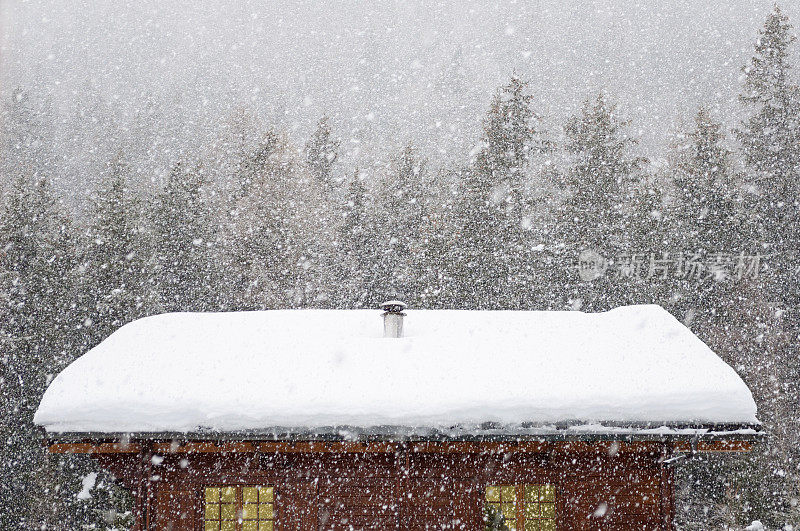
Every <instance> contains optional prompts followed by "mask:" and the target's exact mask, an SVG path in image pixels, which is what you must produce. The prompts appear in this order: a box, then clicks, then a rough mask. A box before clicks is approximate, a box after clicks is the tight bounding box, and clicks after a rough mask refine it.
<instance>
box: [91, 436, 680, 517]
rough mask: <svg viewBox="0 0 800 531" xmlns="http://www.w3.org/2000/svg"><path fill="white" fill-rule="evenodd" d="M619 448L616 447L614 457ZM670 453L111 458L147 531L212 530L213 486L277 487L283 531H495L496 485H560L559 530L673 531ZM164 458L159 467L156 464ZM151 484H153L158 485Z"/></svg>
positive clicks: (585, 450)
mask: <svg viewBox="0 0 800 531" xmlns="http://www.w3.org/2000/svg"><path fill="white" fill-rule="evenodd" d="M609 448H612V450H611V451H609ZM665 451H666V447H665V445H651V446H649V447H644V448H638V449H633V448H625V449H623V450H620V449H619V446H616V447H615V446H613V445H611V446H608V445H606V446H603V447H601V448H591V447H581V448H578V447H576V448H572V449H570V448H567V449H562V450H560V451H542V452H536V451H519V452H505V451H496V450H492V451H474V449H472V450H468V451H464V449H459V448H455V449H453V448H444V449H440V450H435V451H430V450H429V449H422V451H416V450H414V449H411V448H408V447H404V446H402V445H398V446H396V447H395V448H394V449H391V448H389V449H387V450H385V451H376V452H330V451H329V452H313V451H306V452H281V451H278V452H246V453H237V452H223V453H219V452H175V453H169V452H162V453H159V452H157V451H155V450H153V449H152V447H151V450H150V451H149V452H140V453H138V454H127V455H105V456H101V457H100V459H101V460H102V462H103V464H104V465H105V466H106V467H108V468H110V469H111V470H112V472H114V473H115V474H116V475H117V477H119V478H121V480H122V482H123V484H125V485H126V486H128V487H130V488H132V489H133V491H134V492H135V493H137V495H138V501H139V502H140V503H138V504H137V512H138V514H137V517H138V521H139V523H138V524H137V526H138V527H137V529H138V530H139V531H144V530H147V531H149V530H151V529H157V530H170V529H171V530H174V531H177V530H185V531H189V530H191V531H196V530H198V529H202V488H203V486H204V485H222V484H231V485H237V484H238V485H244V484H270V485H274V486H275V488H276V491H277V493H278V494H277V496H278V497H277V500H276V510H277V513H278V517H277V521H276V524H277V528H278V529H281V530H322V529H324V530H340V529H341V530H344V529H347V530H350V529H402V530H422V529H436V530H446V529H468V530H482V529H483V521H482V518H483V514H484V513H483V510H484V498H483V496H484V494H483V489H484V488H485V486H486V485H497V484H541V483H548V484H554V485H556V488H557V501H556V513H557V520H558V529H565V530H566V529H569V530H585V531H590V530H591V531H594V530H615V529H619V530H622V529H625V530H633V529H648V530H649V529H672V524H671V521H672V510H673V509H672V495H673V494H672V473H671V469H669V468H668V467H665V466H662V465H661V464H660V462H659V457H660V456H663V455H664V452H665ZM153 455H155V456H156V458H155V459H153V458H152V456H153ZM146 478H149V481H146Z"/></svg>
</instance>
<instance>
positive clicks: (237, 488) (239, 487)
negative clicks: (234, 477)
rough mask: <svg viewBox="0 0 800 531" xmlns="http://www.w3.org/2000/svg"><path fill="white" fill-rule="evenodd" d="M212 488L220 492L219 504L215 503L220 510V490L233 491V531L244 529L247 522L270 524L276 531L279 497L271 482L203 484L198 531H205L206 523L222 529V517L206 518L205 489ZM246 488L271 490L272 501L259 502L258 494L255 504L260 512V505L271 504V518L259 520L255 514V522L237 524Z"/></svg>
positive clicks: (206, 502) (275, 487) (243, 503)
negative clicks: (211, 523) (217, 523)
mask: <svg viewBox="0 0 800 531" xmlns="http://www.w3.org/2000/svg"><path fill="white" fill-rule="evenodd" d="M213 488H216V489H219V490H220V494H219V499H220V502H218V503H217V505H219V506H220V508H221V506H222V505H223V503H222V502H221V500H222V490H223V489H228V488H232V489H234V493H235V500H236V501H235V503H234V506H235V510H236V514H237V516H236V518H234V520H232V521H233V522H234V529H235V530H236V531H242V530H243V527H244V523H245V522H247V521H255V522H257V523H260V522H272V526H273V530H276V529H277V528H278V524H277V522H278V498H279V495H278V488H277V486H276V485H275V484H274V483H272V482H269V483H236V484H225V483H208V484H204V485H201V486H200V493H199V498H200V502H201V503H200V523H199V526H198V529H199V530H200V531H205V529H206V523H207V522H219V524H220V525H219V527H218V529H221V528H222V522H223V520H222V517H221V516H222V515H220V519H219V520H208V519H207V518H206V506H207V504H208V503H209V502H208V501H207V499H206V489H213ZM246 488H255V489H266V488H271V489H272V501H264V502H261V500H260V496H261V494H260V493H259V500H258V501H257V502H256V503H255V506H256V511H259V510H260V507H261V505H262V503H263V504H265V505H266V504H271V505H272V517H271V518H268V519H260V518H258V513H256V518H255V520H243V521H242V522H241V523H240V522H239V516H238V514H240V511H242V510H244V505H245V501H244V493H245V489H246ZM212 503H213V502H212ZM249 503H252V502H249ZM225 521H228V522H229V521H231V520H225Z"/></svg>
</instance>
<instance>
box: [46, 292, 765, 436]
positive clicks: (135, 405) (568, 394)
mask: <svg viewBox="0 0 800 531" xmlns="http://www.w3.org/2000/svg"><path fill="white" fill-rule="evenodd" d="M380 315H381V314H380V312H378V311H374V310H273V311H264V312H241V313H172V314H164V315H157V316H153V317H147V318H144V319H140V320H138V321H135V322H132V323H130V324H128V325H125V326H124V327H122V328H121V329H119V330H118V331H116V332H115V333H113V334H112V335H111V336H110V337H109V338H108V339H106V340H105V341H103V342H102V343H101V344H100V345H98V346H97V347H95V348H94V349H92V350H91V351H89V352H88V353H86V354H85V355H83V356H81V357H80V358H78V359H77V360H75V361H74V362H73V363H72V364H71V365H69V366H68V367H67V368H66V369H65V370H64V371H63V372H61V374H59V375H58V376H57V377H56V378H55V379H54V380H53V381H52V383H51V384H50V386H49V388H48V389H47V391H46V393H45V395H44V397H43V399H42V402H41V404H40V406H39V409H38V411H37V412H36V416H35V418H34V421H35V422H36V423H37V424H38V425H41V426H44V427H45V428H46V430H47V431H48V432H62V433H63V432H91V433H111V432H114V433H119V432H150V433H152V432H198V431H217V432H232V431H237V432H239V431H247V430H255V431H259V430H269V429H274V428H275V427H283V428H285V429H288V430H296V429H331V427H334V429H337V428H335V427H354V428H357V429H369V428H377V427H395V428H397V429H399V430H400V431H402V430H425V429H428V430H431V429H432V430H452V429H454V427H459V429H461V430H462V431H463V430H466V431H467V432H469V430H473V431H474V432H479V431H481V430H485V428H486V426H500V427H515V426H516V427H517V428H518V429H519V430H522V431H525V430H533V431H534V432H535V430H536V429H541V427H542V426H545V427H546V426H549V425H555V424H558V423H568V424H571V425H575V424H577V425H579V426H581V425H583V426H588V427H592V428H593V429H595V432H596V431H597V429H598V428H597V427H598V426H599V431H603V430H606V429H607V430H608V431H609V433H614V429H619V428H614V429H612V428H603V426H604V425H605V426H617V427H619V426H634V425H649V426H659V425H661V424H662V423H663V424H664V425H666V426H689V425H693V426H697V425H712V424H714V425H719V424H735V425H740V426H741V425H756V424H758V421H757V419H756V406H755V403H754V401H753V398H752V395H751V393H750V391H749V390H748V388H747V386H746V385H745V384H744V382H742V380H741V379H740V378H739V376H738V375H737V374H736V373H735V372H734V371H733V369H732V368H730V367H729V366H728V365H727V364H725V363H724V362H723V361H722V360H721V359H720V358H719V357H718V356H717V355H716V354H714V352H712V351H711V350H710V349H709V348H708V347H707V346H706V345H705V344H704V343H703V342H702V341H700V339H698V338H697V337H696V336H695V335H694V334H692V332H691V331H689V330H688V329H687V328H686V327H685V326H683V325H682V324H681V323H680V322H678V321H677V320H676V319H675V318H674V317H672V316H671V315H670V314H669V313H668V312H666V311H665V310H664V309H662V308H661V307H659V306H628V307H622V308H618V309H615V310H612V311H609V312H605V313H596V314H588V313H581V312H523V311H457V310H410V311H408V312H407V317H405V336H404V337H402V338H384V337H383V334H382V331H383V327H382V324H381V317H380ZM537 427H538V428H537ZM578 429H579V431H580V428H578Z"/></svg>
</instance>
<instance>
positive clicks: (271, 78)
mask: <svg viewBox="0 0 800 531" xmlns="http://www.w3.org/2000/svg"><path fill="white" fill-rule="evenodd" d="M0 3H1V4H2V8H1V9H2V15H1V16H2V31H3V34H2V41H0V43H1V44H0V45H1V46H2V48H1V49H0V51H1V52H2V59H0V61H1V62H0V73H1V75H2V77H1V78H0V79H2V81H3V90H4V94H7V93H8V91H9V90H10V88H11V87H13V86H17V85H21V86H25V87H34V86H38V87H40V88H42V89H46V91H47V92H48V93H49V94H50V95H51V97H52V98H53V100H54V101H55V102H56V104H57V106H58V108H59V109H60V110H61V111H62V112H69V110H70V109H71V108H74V106H75V103H76V101H78V100H81V99H85V98H86V97H87V96H86V89H87V87H93V88H94V89H96V90H97V91H98V92H99V93H100V94H101V95H102V96H103V98H105V99H107V100H108V101H110V102H117V103H118V106H119V108H120V109H121V110H122V112H128V111H132V109H135V108H137V107H139V106H141V105H142V102H143V101H144V100H145V98H147V97H153V98H155V99H157V100H159V101H162V102H166V103H167V104H168V105H171V106H174V108H175V109H176V116H178V117H180V119H182V120H185V121H186V122H187V123H188V124H189V125H188V126H186V127H184V128H183V129H182V131H183V132H182V133H181V134H184V135H189V136H197V135H200V136H202V135H203V134H206V133H207V132H208V130H209V129H210V128H213V126H214V124H215V123H219V121H220V120H223V119H225V117H226V116H227V115H229V113H230V112H231V111H232V109H234V108H236V107H238V106H240V105H242V104H247V105H248V106H249V107H251V108H252V109H253V110H254V111H256V112H257V113H258V114H260V116H261V117H263V118H264V119H265V120H266V121H267V122H268V123H275V124H280V125H282V126H285V127H286V128H287V129H289V130H290V131H292V134H293V135H294V136H295V137H296V138H298V139H303V138H305V137H306V135H307V134H308V131H309V130H310V129H311V127H312V126H313V124H314V123H315V122H316V120H317V119H318V118H319V116H320V115H322V114H323V113H327V114H328V115H330V116H331V117H332V119H333V122H334V125H335V127H336V128H337V130H338V132H339V134H340V135H341V136H342V137H343V139H344V145H345V147H347V148H348V150H349V151H350V154H349V156H350V158H351V160H357V159H358V158H359V157H362V156H365V155H376V154H377V155H378V156H380V153H378V152H381V151H385V150H386V149H387V147H388V148H391V147H393V146H399V145H400V144H401V143H402V142H404V141H406V140H409V139H413V140H415V141H416V143H417V144H418V145H419V146H420V147H422V148H423V149H424V150H425V151H426V152H427V153H429V154H431V155H435V154H436V153H437V152H439V154H440V157H441V158H442V159H443V160H447V159H461V160H463V159H464V157H465V155H466V152H468V151H469V149H470V147H471V146H472V145H473V144H474V142H475V140H476V138H477V135H478V133H479V128H480V120H481V118H482V116H483V113H484V112H485V110H486V107H487V105H488V103H489V99H490V97H491V94H492V93H493V91H494V90H496V88H497V87H498V86H499V85H500V84H502V83H504V82H505V81H506V80H507V79H508V76H509V75H510V74H511V73H512V72H516V73H518V74H520V75H521V76H523V77H525V78H526V79H528V80H530V81H531V89H532V92H533V94H534V95H535V97H536V99H537V104H536V107H537V108H538V109H539V112H540V113H541V114H542V115H544V116H545V119H546V124H547V125H548V127H549V128H550V129H551V130H552V131H553V132H554V133H560V131H561V126H562V124H563V122H564V120H565V119H566V118H567V117H568V116H569V114H571V113H573V112H575V110H576V109H577V108H578V107H579V105H580V102H581V100H583V99H584V98H586V97H587V96H590V95H593V94H595V93H596V92H597V91H599V90H605V91H607V92H608V93H609V94H610V95H611V96H612V98H613V99H615V100H616V101H618V102H619V103H620V108H621V110H622V111H623V113H624V115H625V116H626V117H628V118H630V119H631V120H632V121H633V124H634V132H635V133H637V134H639V135H640V136H641V138H642V140H643V144H642V147H643V149H644V150H645V151H647V152H648V153H649V154H656V155H657V154H660V153H662V152H663V150H664V148H665V146H666V143H667V139H668V134H669V132H670V131H673V130H674V129H675V127H676V126H677V125H678V124H679V123H681V122H682V121H684V122H685V121H688V120H689V119H690V118H691V116H692V114H693V113H694V112H695V110H696V108H697V106H698V105H699V104H701V103H705V104H708V105H709V106H711V107H712V109H714V110H718V111H722V114H725V115H727V116H733V115H734V112H735V110H736V107H737V105H736V93H737V91H738V88H739V80H738V78H739V76H740V67H741V66H742V65H743V64H744V63H745V62H746V60H747V58H748V56H749V54H750V51H751V50H752V44H753V42H754V40H755V38H756V33H757V30H758V28H759V27H760V26H761V24H762V23H763V21H764V19H765V17H766V15H767V14H768V12H769V11H770V9H771V8H772V5H773V1H772V0H729V1H725V2H722V1H720V2H712V1H696V2H694V1H686V0H660V1H637V2H634V1H626V0H598V1H589V0H583V1H579V0H553V1H544V0H539V1H537V0H531V1H528V2H513V1H507V2H487V1H485V0H461V1H450V2H426V1H421V0H417V1H385V0H383V1H381V0H370V1H363V2H360V1H352V0H351V1H308V2H303V1H291V2H264V1H250V2H248V1H241V0H217V1H213V2H212V1H207V2H199V1H197V0H192V1H171V2H170V1H165V0H143V1H136V2H121V1H118V0H116V1H114V0H109V1H95V2H88V1H83V2H81V1H76V0H54V1H49V2H45V1H28V2H22V1H15V0H0ZM782 4H783V6H782V7H783V8H784V11H785V12H786V13H787V14H788V15H789V16H790V17H791V19H792V20H793V22H794V23H795V24H796V25H797V24H800V2H796V1H791V2H788V1H787V2H783V3H782ZM795 49H797V47H795ZM796 61H797V62H798V63H800V57H796Z"/></svg>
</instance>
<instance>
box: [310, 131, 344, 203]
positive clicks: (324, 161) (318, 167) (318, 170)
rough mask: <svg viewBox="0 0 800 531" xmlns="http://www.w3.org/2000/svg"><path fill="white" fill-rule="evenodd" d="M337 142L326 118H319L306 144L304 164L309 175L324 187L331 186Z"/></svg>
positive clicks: (337, 155)
mask: <svg viewBox="0 0 800 531" xmlns="http://www.w3.org/2000/svg"><path fill="white" fill-rule="evenodd" d="M338 150H339V141H338V140H335V139H334V138H333V136H332V133H331V126H330V123H329V121H328V117H327V116H323V117H322V118H320V120H319V122H317V128H316V129H315V130H314V134H313V135H312V136H311V138H310V139H309V140H308V143H306V148H305V154H306V164H308V168H309V169H310V170H311V174H312V175H313V176H314V177H315V178H316V179H317V180H319V182H320V183H322V184H323V185H324V186H325V187H327V188H330V187H332V186H333V182H332V172H333V165H334V164H335V163H336V159H337V158H338V157H339V153H338Z"/></svg>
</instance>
